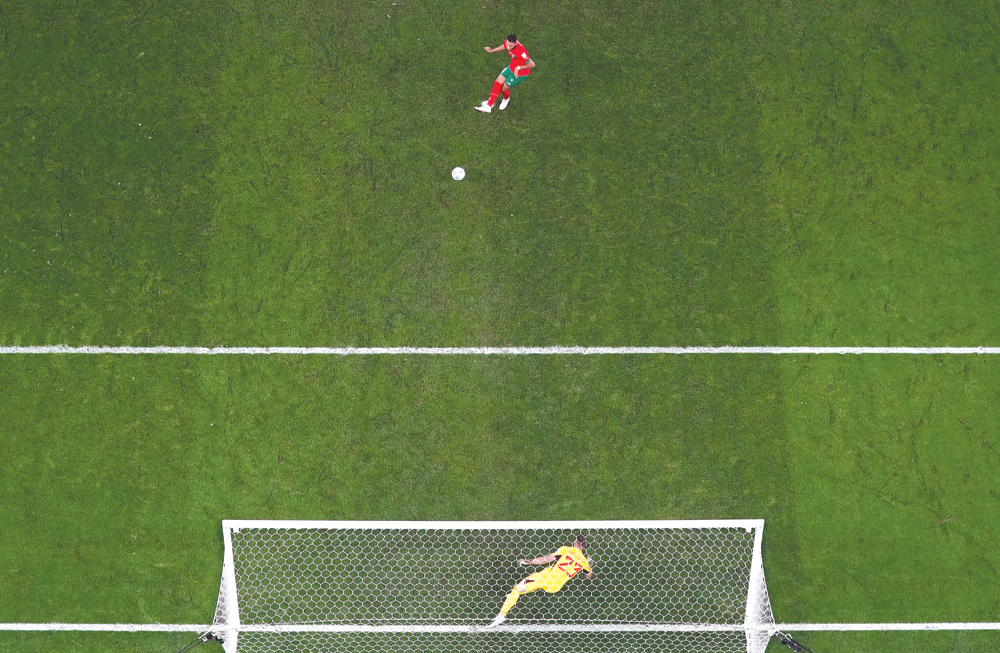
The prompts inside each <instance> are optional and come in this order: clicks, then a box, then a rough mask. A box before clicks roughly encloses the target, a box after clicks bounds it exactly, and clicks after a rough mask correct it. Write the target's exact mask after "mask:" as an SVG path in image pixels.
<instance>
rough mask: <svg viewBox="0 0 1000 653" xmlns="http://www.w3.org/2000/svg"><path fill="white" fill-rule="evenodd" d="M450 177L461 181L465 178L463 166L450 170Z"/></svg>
mask: <svg viewBox="0 0 1000 653" xmlns="http://www.w3.org/2000/svg"><path fill="white" fill-rule="evenodd" d="M451 178H452V179H454V180H455V181H462V180H463V179H465V168H455V169H454V170H452V171H451Z"/></svg>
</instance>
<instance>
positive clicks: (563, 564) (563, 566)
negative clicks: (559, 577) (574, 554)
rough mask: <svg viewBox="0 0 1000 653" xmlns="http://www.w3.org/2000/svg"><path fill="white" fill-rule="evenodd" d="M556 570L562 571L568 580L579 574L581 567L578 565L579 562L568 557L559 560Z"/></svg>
mask: <svg viewBox="0 0 1000 653" xmlns="http://www.w3.org/2000/svg"><path fill="white" fill-rule="evenodd" d="M556 568H557V569H559V570H560V571H562V572H563V573H564V574H566V575H567V576H569V577H570V578H572V577H573V576H576V575H577V574H578V573H580V570H581V569H583V567H582V566H581V565H580V563H579V562H577V561H576V560H574V559H572V558H569V557H566V558H563V559H562V560H560V561H559V564H558V565H556Z"/></svg>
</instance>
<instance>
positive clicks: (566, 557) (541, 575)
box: [489, 535, 594, 628]
mask: <svg viewBox="0 0 1000 653" xmlns="http://www.w3.org/2000/svg"><path fill="white" fill-rule="evenodd" d="M586 548H587V539H586V538H585V537H584V536H583V535H577V536H576V539H575V540H574V541H573V546H562V547H559V550H558V551H556V552H555V553H550V554H548V555H546V556H541V557H539V558H532V559H531V560H520V559H519V560H518V562H520V563H521V564H522V565H544V564H548V563H550V562H555V561H556V560H558V561H559V562H558V563H556V564H554V565H549V566H548V567H546V568H545V569H542V570H541V571H536V572H535V573H533V574H531V575H530V576H528V577H527V578H525V579H524V580H522V581H521V582H520V583H518V584H517V585H515V586H514V589H512V590H511V591H510V594H508V595H507V600H506V601H504V602H503V607H502V608H500V614H498V615H497V616H496V619H494V620H493V623H491V624H490V625H489V627H490V628H493V627H495V626H499V625H500V624H502V623H503V622H505V621H507V613H508V612H510V609H511V608H513V607H514V604H515V603H517V600H518V599H519V598H521V597H522V596H524V595H525V594H528V593H529V592H534V591H535V590H545V591H546V592H548V593H549V594H553V593H555V592H558V591H559V590H561V589H562V586H563V585H565V584H566V581H568V580H569V579H570V578H572V577H573V576H576V575H577V574H578V573H580V572H581V571H583V570H586V571H587V578H592V577H593V576H594V572H593V570H592V569H591V568H590V558H588V557H587V556H585V555H584V554H583V550H584V549H586Z"/></svg>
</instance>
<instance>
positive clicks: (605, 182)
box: [0, 0, 1000, 653]
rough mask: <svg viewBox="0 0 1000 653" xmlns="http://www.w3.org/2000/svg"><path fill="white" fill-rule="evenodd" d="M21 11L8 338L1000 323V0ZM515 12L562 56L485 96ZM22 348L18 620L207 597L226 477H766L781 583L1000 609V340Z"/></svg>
mask: <svg viewBox="0 0 1000 653" xmlns="http://www.w3.org/2000/svg"><path fill="white" fill-rule="evenodd" d="M0 17H2V19H3V20H2V21H0V30H2V34H3V41H2V44H0V97H2V98H3V100H2V102H0V106H2V107H3V109H2V111H3V112H2V114H0V120H2V127H0V136H2V139H0V145H2V148H3V151H2V156H0V224H2V227H3V229H2V231H0V316H2V317H0V347H7V348H17V347H30V346H42V345H68V346H71V347H81V346H90V345H94V346H137V347H279V346H280V347H473V348H482V347H547V346H556V345H561V346H584V347H643V346H659V347H668V346H669V347H699V346H706V347H720V346H743V347H766V346H786V347H787V346H802V347H831V346H834V347H884V348H887V349H891V348H893V347H945V346H948V347H997V346H1000V301H998V300H1000V283H998V280H1000V261H998V257H997V255H996V252H997V250H998V248H1000V222H998V219H997V218H998V214H1000V182H998V179H1000V155H998V152H1000V133H998V131H1000V130H998V127H997V122H996V120H997V119H996V116H997V115H1000V77H998V75H997V63H998V61H997V56H998V55H997V43H998V42H1000V11H998V9H997V7H996V4H995V3H993V2H987V1H985V0H966V1H964V2H953V3H946V2H931V1H930V0H915V1H913V2H898V1H888V0H885V1H874V0H861V1H860V2H843V1H840V0H827V1H823V2H820V1H819V0H815V1H813V0H803V1H780V0H760V1H757V0H727V1H721V0H719V1H710V0H677V1H676V2H666V1H660V2H655V1H654V2H646V1H638V2H624V1H612V0H607V1H597V0H578V1H577V2H564V1H553V2H546V3H528V2H514V1H507V0H475V1H470V0H454V1H452V2H431V1H430V0H396V1H392V0H350V1H347V2H344V1H340V0H275V1H273V2H263V1H260V2H254V1H249V0H160V1H154V0H103V1H101V2H98V1H97V0H72V1H70V0H33V1H31V2H29V1H28V0H5V2H3V3H0ZM512 32H513V33H515V34H517V36H518V38H519V39H520V41H521V42H522V44H524V46H525V47H526V48H527V50H528V52H529V53H530V54H531V56H532V58H533V60H534V61H535V62H536V68H535V69H534V70H533V72H532V74H531V76H530V78H529V79H528V80H526V81H525V82H524V83H523V84H521V85H519V86H517V87H516V88H515V89H513V91H512V93H511V102H510V105H509V107H507V109H506V110H504V111H502V112H501V111H498V110H497V109H494V111H493V112H492V113H491V114H489V115H483V114H479V113H477V112H476V111H474V110H473V107H474V106H476V105H478V104H479V103H480V102H481V101H482V100H484V99H486V97H487V96H488V94H489V91H490V86H491V84H492V81H493V80H494V79H495V78H496V76H497V75H498V74H499V73H500V71H501V70H502V69H503V68H504V66H506V65H507V63H508V61H509V58H508V57H507V55H505V54H504V53H503V52H500V53H496V54H487V53H486V52H484V50H483V47H484V46H490V47H496V46H497V45H499V44H500V43H501V42H502V41H503V39H504V37H505V36H506V35H507V34H509V33H512ZM455 166H462V167H463V168H465V170H466V173H467V176H466V178H465V179H464V180H463V181H460V182H457V181H454V180H452V179H451V176H450V171H451V169H452V168H453V167H455ZM0 377H2V378H3V384H2V385H0V388H2V390H0V392H2V394H0V397H2V401H0V436H2V439H3V440H2V441H3V444H4V447H3V448H4V454H3V455H2V456H0V578H2V580H0V623H15V622H25V623H45V622H67V623H73V622H77V623H139V624H146V623H149V624H152V623H164V624H208V623H210V622H211V619H212V615H213V610H214V607H215V600H216V595H217V592H218V587H219V576H220V572H221V564H222V548H223V544H222V537H221V526H220V525H221V521H222V520H223V519H288V520H307V519H325V520H463V521H472V520H653V519H764V520H765V521H766V529H765V534H764V551H763V555H764V567H765V573H766V577H767V581H768V589H769V592H770V597H771V602H772V605H773V608H774V614H775V617H776V619H777V621H778V622H779V623H781V624H795V623H899V622H1000V591H998V589H997V588H998V586H1000V435H998V432H1000V429H998V427H997V424H998V421H1000V408H998V407H997V406H998V399H1000V357H998V356H997V355H982V356H977V355H959V354H934V355H916V354H915V355H911V354H863V355H847V356H838V355H817V354H809V353H805V354H784V355H770V354H726V353H721V354H695V353H691V354H676V355H674V354H629V353H624V354H604V355H572V354H559V355H476V354H473V353H465V354H456V355H433V356H428V355H348V356H341V355H315V356H304V355H211V356H206V355H197V354H190V355H187V354H141V355H121V354H97V355H85V354H72V353H63V354H57V353H49V354H30V353H25V352H23V351H19V350H16V349H12V350H11V353H4V354H2V355H0ZM538 553H539V554H542V553H545V552H543V551H539V552H538ZM517 573H519V572H517V571H516V570H515V571H514V572H512V574H513V575H512V578H511V582H512V583H513V582H515V581H516V580H517V579H518V578H517ZM496 598H497V604H498V606H499V602H500V601H502V598H503V597H502V596H498V597H496ZM544 598H545V597H538V596H533V597H532V600H535V599H537V600H544ZM525 600H528V599H525ZM515 616H516V615H515ZM789 632H792V633H794V634H795V635H796V637H797V638H798V639H799V640H800V641H802V642H803V643H804V644H806V645H808V646H809V648H810V649H812V650H813V651H815V653H842V652H847V651H850V652H852V653H856V652H864V653H875V652H882V651H888V650H891V651H921V652H927V653H987V652H993V651H997V650H1000V631H942V632H809V633H802V634H799V633H796V632H795V631H794V630H790V631H789ZM191 639H192V635H191V634H185V633H44V632H41V633H39V632H34V633H30V632H0V651H19V652H29V653H32V652H36V651H38V652H41V651H53V650H60V651H74V652H75V651H80V652H85V653H91V652H94V653H96V652H98V651H101V652H105V651H114V652H118V651H121V652H138V651H143V652H147V651H156V652H164V653H173V652H174V651H177V650H179V649H180V648H181V647H183V646H185V645H186V644H188V643H190V640H191ZM212 646H215V645H212ZM197 650H209V647H208V645H206V646H204V647H202V648H200V649H197ZM216 650H221V649H218V648H216ZM780 650H787V649H784V648H782V647H781V646H780V645H779V644H778V643H777V642H772V643H771V645H770V647H769V648H768V651H769V652H770V651H780Z"/></svg>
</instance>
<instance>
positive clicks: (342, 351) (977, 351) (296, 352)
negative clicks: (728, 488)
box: [0, 345, 1000, 356]
mask: <svg viewBox="0 0 1000 653" xmlns="http://www.w3.org/2000/svg"><path fill="white" fill-rule="evenodd" d="M0 354H13V355H26V354H89V355H109V354H110V355H196V356H224V355H229V356H273V355H284V356H306V355H314V356H316V355H318V356H648V355H672V356H682V355H692V354H695V355H697V354H730V355H753V354H772V355H788V354H798V355H808V354H813V355H821V354H840V355H847V354H853V355H863V354H869V355H871V354H874V355H898V354H903V355H908V356H921V355H966V356H968V355H976V356H982V355H995V354H1000V347H738V346H725V347H561V346H554V347H96V346H83V347H70V346H68V345H45V346H37V347H31V346H27V347H24V346H13V347H0Z"/></svg>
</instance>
